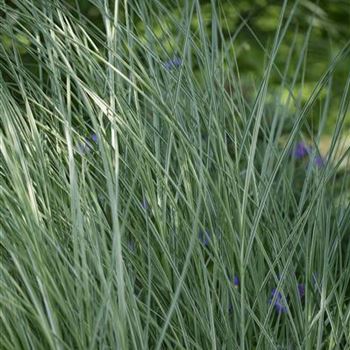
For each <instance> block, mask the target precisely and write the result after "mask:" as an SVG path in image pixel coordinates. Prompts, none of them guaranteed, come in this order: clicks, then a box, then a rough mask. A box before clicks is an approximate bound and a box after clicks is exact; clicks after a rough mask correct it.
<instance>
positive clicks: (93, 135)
mask: <svg viewBox="0 0 350 350" xmlns="http://www.w3.org/2000/svg"><path fill="white" fill-rule="evenodd" d="M91 139H92V141H94V142H95V143H97V141H98V138H97V135H96V134H92V135H91Z"/></svg>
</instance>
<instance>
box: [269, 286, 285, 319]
mask: <svg viewBox="0 0 350 350" xmlns="http://www.w3.org/2000/svg"><path fill="white" fill-rule="evenodd" d="M274 298H275V301H274V304H273V306H274V307H275V310H276V312H277V313H278V314H281V313H285V312H287V310H288V309H287V305H286V302H285V300H284V299H283V297H282V293H281V292H279V291H277V289H276V288H273V289H272V293H271V297H270V299H269V304H271V303H272V301H273V299H274Z"/></svg>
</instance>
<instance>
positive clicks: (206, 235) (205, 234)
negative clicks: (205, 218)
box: [198, 230, 211, 247]
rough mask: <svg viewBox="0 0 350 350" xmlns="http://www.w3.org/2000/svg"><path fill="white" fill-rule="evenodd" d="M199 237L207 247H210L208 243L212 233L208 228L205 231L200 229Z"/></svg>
mask: <svg viewBox="0 0 350 350" xmlns="http://www.w3.org/2000/svg"><path fill="white" fill-rule="evenodd" d="M198 238H199V240H200V241H201V242H202V244H203V245H204V246H205V247H208V245H209V243H210V241H211V234H210V232H209V231H207V230H205V231H203V230H200V231H199V234H198Z"/></svg>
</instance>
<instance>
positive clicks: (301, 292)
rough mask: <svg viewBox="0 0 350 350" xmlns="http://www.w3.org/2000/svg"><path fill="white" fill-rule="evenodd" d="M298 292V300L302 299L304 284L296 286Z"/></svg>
mask: <svg viewBox="0 0 350 350" xmlns="http://www.w3.org/2000/svg"><path fill="white" fill-rule="evenodd" d="M298 292H299V297H300V299H302V298H304V296H305V285H304V284H301V283H299V284H298Z"/></svg>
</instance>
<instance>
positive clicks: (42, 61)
mask: <svg viewBox="0 0 350 350" xmlns="http://www.w3.org/2000/svg"><path fill="white" fill-rule="evenodd" d="M0 4H1V5H0V9H1V11H2V12H3V13H4V14H5V15H4V16H3V17H2V18H1V27H0V28H1V34H3V35H6V36H7V37H9V38H11V40H12V45H11V46H10V47H7V48H5V47H4V46H1V48H0V50H1V51H0V52H1V53H0V66H1V75H0V79H1V84H0V91H1V95H0V102H1V103H0V115H1V129H0V130H1V131H0V137H1V139H0V140H1V141H0V142H1V173H0V174H1V184H0V186H1V187H0V188H1V206H0V207H1V209H0V225H1V226H0V227H1V235H0V238H1V246H0V250H1V265H0V266H1V280H0V328H1V335H2V336H1V340H0V342H1V343H0V348H1V349H7V350H11V349H15V350H18V349H38V350H39V349H45V350H47V349H84V350H85V349H138V350H139V349H157V350H158V349H249V350H251V349H349V348H350V334H349V329H350V303H349V298H350V293H349V290H350V260H349V259H350V251H349V238H348V237H349V230H350V227H349V225H350V206H349V197H348V193H349V191H348V190H349V188H348V187H347V186H348V185H349V181H348V180H347V177H346V176H343V175H344V174H343V173H342V172H341V171H340V169H339V164H340V162H341V161H342V160H343V159H345V157H347V156H348V155H349V150H346V152H345V153H344V154H343V156H342V157H343V159H336V158H334V154H335V153H336V151H337V149H338V148H339V147H340V140H341V137H342V136H343V135H345V133H346V130H343V123H344V120H345V118H346V117H348V116H349V100H350V96H349V86H350V77H349V76H348V77H347V82H346V84H345V85H344V86H343V94H342V97H341V100H340V104H339V106H338V111H339V113H338V116H337V121H336V125H335V126H334V131H333V138H332V143H331V148H330V150H329V153H328V155H327V162H326V163H325V164H324V166H321V167H314V166H305V165H306V164H305V163H304V162H303V160H302V159H296V158H295V157H293V149H294V147H295V145H296V144H297V143H298V142H300V140H301V139H304V137H307V138H308V139H311V140H312V143H313V145H312V146H313V149H317V145H318V142H319V139H320V136H321V135H322V133H323V129H322V127H323V125H324V121H325V119H326V118H327V111H328V107H329V105H330V104H331V103H333V102H332V84H336V83H337V82H336V81H333V79H332V77H333V73H334V72H335V71H336V69H337V66H338V64H340V62H343V61H344V60H346V59H347V60H348V59H349V43H348V44H347V45H346V46H344V47H343V48H342V49H341V50H340V51H339V52H337V53H336V54H335V55H334V57H333V58H331V59H330V61H329V66H328V68H327V70H326V71H325V72H324V73H323V75H322V76H320V77H319V80H318V82H317V83H316V84H315V87H314V90H313V91H312V93H311V95H310V96H309V98H308V100H307V101H306V103H302V101H301V98H300V96H301V94H300V93H299V92H298V91H296V87H297V86H301V88H302V87H303V81H304V80H303V79H304V76H305V74H306V72H307V69H308V61H307V48H308V41H309V38H310V36H311V35H312V30H313V26H312V23H311V24H310V27H309V29H308V31H307V32H306V33H305V41H304V43H303V46H302V47H301V48H300V47H298V46H297V45H295V43H293V44H292V45H291V46H290V52H289V53H288V55H287V56H286V57H285V66H284V67H280V66H277V64H276V57H278V55H280V54H282V53H280V52H279V48H280V46H281V43H282V42H283V40H284V39H285V34H286V33H287V32H288V31H290V30H294V29H293V27H292V25H291V19H292V18H294V16H295V15H296V11H297V9H298V6H299V5H298V2H293V3H292V4H287V2H286V1H285V2H284V3H283V6H282V7H281V13H280V18H279V25H278V28H277V30H276V33H275V38H274V41H273V42H272V43H271V45H270V46H269V47H264V46H263V45H262V44H261V43H260V41H259V39H258V38H257V37H256V40H257V45H260V46H261V48H262V51H261V56H262V57H264V60H261V65H262V67H261V68H262V70H261V76H259V77H256V79H255V80H254V82H252V84H251V88H250V89H251V96H252V98H250V99H249V98H247V97H246V96H245V95H244V94H243V92H242V88H241V87H242V81H241V78H242V77H241V76H240V74H239V65H238V64H237V60H236V57H235V55H234V53H233V56H232V50H229V49H230V47H235V44H236V40H237V38H239V34H240V31H241V30H242V29H243V28H245V29H248V30H249V29H250V27H249V25H248V23H247V22H245V21H242V26H240V27H239V28H237V30H236V32H235V33H231V37H230V39H229V40H228V41H223V40H221V39H222V38H223V33H222V31H221V27H220V26H219V20H223V21H224V20H225V17H223V18H219V12H218V11H217V10H219V4H218V3H216V2H213V3H212V19H211V21H212V23H211V26H212V30H211V32H210V33H207V32H206V31H205V30H204V25H203V17H202V12H201V6H200V2H199V1H193V2H185V5H184V6H183V7H179V11H180V14H181V15H180V16H179V17H176V18H175V17H174V16H173V15H171V13H170V12H169V11H168V10H167V8H166V7H164V6H163V4H162V2H158V1H136V2H130V3H129V2H123V4H122V3H121V2H115V3H114V5H113V6H111V5H110V3H109V2H108V1H104V2H103V1H94V4H95V6H96V8H97V10H98V11H99V12H100V15H101V16H102V17H103V20H104V22H103V23H104V27H103V28H97V27H96V26H94V24H93V23H91V22H89V21H88V20H87V19H86V18H84V17H83V16H82V14H81V13H79V10H78V9H77V8H70V7H69V6H68V4H65V2H63V1H62V2H60V1H52V2H51V1H49V2H47V1H45V2H41V1H35V2H34V1H29V0H19V1H17V2H16V3H15V5H12V6H11V7H10V6H9V5H6V3H4V2H3V1H1V2H0ZM287 5H288V6H287ZM159 17H166V18H167V20H168V21H169V28H170V27H172V28H173V29H174V33H177V34H176V36H175V37H174V33H172V32H170V31H169V28H168V29H167V28H162V30H163V38H162V39H159V37H158V36H157V35H155V33H154V32H153V29H152V28H153V22H154V21H155V20H156V19H157V18H159ZM137 19H138V20H141V21H142V22H143V23H144V32H143V36H141V34H140V32H139V31H140V28H139V27H137V26H136V24H135V23H136V22H137V21H136V20H137ZM194 19H196V20H197V21H198V24H199V25H198V29H197V30H196V31H194V30H193V29H192V28H191V26H190V25H189V24H190V23H191V21H192V20H194ZM19 36H22V38H23V37H25V38H26V40H27V41H28V43H27V44H26V46H25V48H24V49H25V50H26V54H27V57H30V58H31V60H32V61H34V62H35V65H34V66H33V65H29V64H28V63H26V62H27V61H26V60H25V59H23V56H21V55H20V54H19V50H20V48H21V45H22V44H21V42H23V40H22V41H19V40H18V38H19ZM164 40H168V42H170V43H171V45H172V46H171V50H172V51H171V52H169V48H166V47H165V46H164ZM21 49H23V48H21ZM283 54H284V55H285V54H286V53H283ZM174 55H178V56H179V57H180V59H181V64H174V63H173V64H171V69H164V65H165V64H166V62H172V61H171V60H173V59H174ZM292 55H297V56H298V60H297V65H296V66H294V67H293V69H291V66H290V59H291V56H292ZM178 56H176V57H178ZM177 62H180V61H177ZM33 67H34V68H33ZM272 76H274V77H275V79H278V81H280V86H281V88H283V89H287V90H288V91H289V97H288V98H287V101H285V102H284V103H283V104H282V103H281V102H280V101H281V100H279V98H278V93H276V91H272V88H271V86H270V84H269V82H270V79H271V77H272ZM227 82H229V83H230V84H231V86H232V89H233V91H234V93H233V94H228V92H227V90H226V89H225V84H226V83H227ZM297 83H301V85H297ZM321 91H322V92H323V94H324V96H325V97H324V99H323V100H320V93H321ZM271 96H273V97H274V98H275V100H274V103H273V109H272V112H271V110H269V111H268V112H267V109H266V108H265V106H266V105H267V101H268V98H269V97H271ZM315 112H317V113H319V115H320V118H319V120H320V122H319V127H318V132H317V134H313V133H312V132H311V129H310V125H309V121H308V117H309V115H310V114H311V113H315ZM267 113H268V114H269V115H267ZM287 124H288V125H291V127H289V128H288V129H286V128H285V125H287ZM286 130H288V131H286ZM91 135H95V136H94V138H96V139H95V140H96V141H95V140H91ZM86 138H87V140H88V142H89V146H88V149H89V152H79V149H78V148H77V146H76V145H79V144H84V142H85V141H86ZM282 139H283V140H284V141H283V142H281V141H280V140H282ZM92 141H93V142H92ZM314 156H317V154H316V153H314ZM201 232H202V233H203V232H206V233H207V235H206V236H205V237H206V238H208V239H207V240H206V241H205V242H206V244H203V243H202V242H201V239H199V238H200V233H201ZM217 232H219V233H220V234H216V233H217ZM314 276H317V282H315V281H314V279H315V278H314ZM301 291H302V292H301Z"/></svg>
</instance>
